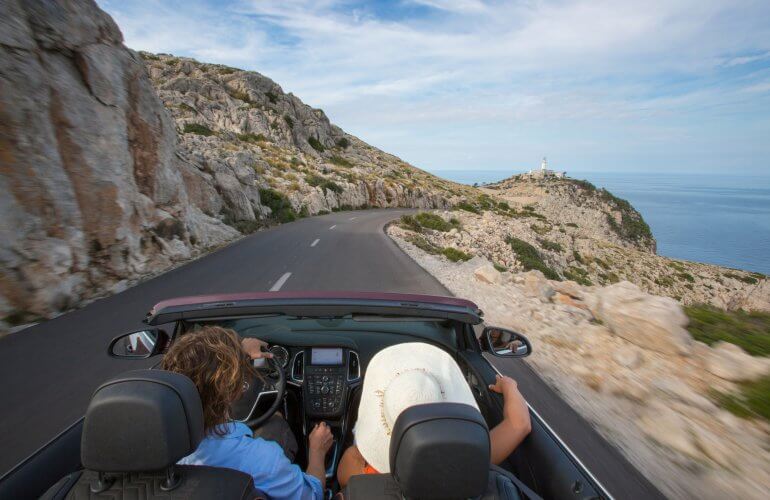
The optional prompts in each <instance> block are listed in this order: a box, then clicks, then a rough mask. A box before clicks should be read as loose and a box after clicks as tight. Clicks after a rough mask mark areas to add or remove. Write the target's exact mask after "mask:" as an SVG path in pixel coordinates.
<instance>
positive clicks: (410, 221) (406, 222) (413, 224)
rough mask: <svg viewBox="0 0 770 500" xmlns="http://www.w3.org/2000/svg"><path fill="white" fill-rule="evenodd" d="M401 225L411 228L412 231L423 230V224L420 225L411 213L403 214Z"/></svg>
mask: <svg viewBox="0 0 770 500" xmlns="http://www.w3.org/2000/svg"><path fill="white" fill-rule="evenodd" d="M401 227H403V228H404V229H409V230H410V231H415V232H418V233H419V232H422V226H420V223H419V222H417V220H416V219H415V218H414V217H412V216H411V215H402V216H401Z"/></svg>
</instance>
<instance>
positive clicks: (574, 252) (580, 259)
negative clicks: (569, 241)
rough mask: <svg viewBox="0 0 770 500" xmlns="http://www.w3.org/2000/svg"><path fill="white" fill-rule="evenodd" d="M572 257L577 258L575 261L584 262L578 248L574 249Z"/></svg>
mask: <svg viewBox="0 0 770 500" xmlns="http://www.w3.org/2000/svg"><path fill="white" fill-rule="evenodd" d="M572 257H574V258H575V262H577V263H578V264H582V263H583V257H581V256H580V253H578V251H577V250H573V251H572Z"/></svg>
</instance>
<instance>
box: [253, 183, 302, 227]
mask: <svg viewBox="0 0 770 500" xmlns="http://www.w3.org/2000/svg"><path fill="white" fill-rule="evenodd" d="M259 197H260V199H261V201H262V204H263V205H265V206H267V207H269V208H270V210H271V211H272V214H271V216H272V217H273V218H274V219H275V220H277V221H278V222H291V221H293V220H296V219H297V216H298V214H297V212H295V211H294V209H293V208H292V206H291V203H289V199H288V198H287V197H286V195H284V194H283V193H281V192H278V191H276V190H275V189H260V190H259Z"/></svg>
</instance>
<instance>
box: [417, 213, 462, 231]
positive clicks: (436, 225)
mask: <svg viewBox="0 0 770 500" xmlns="http://www.w3.org/2000/svg"><path fill="white" fill-rule="evenodd" d="M414 218H415V219H416V220H417V222H419V223H420V225H421V226H422V227H425V228H428V229H433V230H435V231H441V232H444V233H445V232H447V231H449V230H450V229H452V227H454V226H452V224H450V223H449V222H447V221H445V220H444V219H443V218H441V216H439V215H436V214H433V213H430V212H420V213H418V214H417V215H415V216H414Z"/></svg>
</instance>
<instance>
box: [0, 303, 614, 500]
mask: <svg viewBox="0 0 770 500" xmlns="http://www.w3.org/2000/svg"><path fill="white" fill-rule="evenodd" d="M145 322H146V323H147V325H148V326H147V329H145V330H142V331H139V332H131V333H127V334H124V335H121V336H119V337H117V338H115V339H113V340H112V342H111V343H110V344H109V346H107V350H108V354H109V355H110V356H113V357H115V358H118V359H119V360H121V362H123V363H125V367H126V372H125V373H121V374H119V375H117V376H115V377H112V378H110V379H109V380H107V381H105V382H104V383H103V384H102V385H101V386H100V387H99V388H98V389H97V390H96V391H95V393H94V395H93V397H92V400H91V403H90V404H89V406H88V409H87V410H86V411H85V417H84V418H83V419H81V420H80V421H78V422H76V423H75V424H73V425H72V426H71V427H70V428H69V429H67V430H65V431H64V432H63V433H62V434H60V435H59V436H57V437H56V438H55V439H53V440H52V441H50V442H49V443H48V444H46V445H45V446H43V447H42V448H41V449H40V450H38V451H37V452H36V453H35V454H33V455H32V456H30V457H29V458H27V459H26V460H25V461H24V462H22V463H21V464H19V465H18V466H17V467H16V468H14V469H13V470H12V471H10V472H9V473H8V474H6V475H5V476H4V477H3V478H2V479H0V498H36V497H39V496H41V495H42V496H43V497H44V498H49V499H53V498H78V499H80V498H124V499H133V498H137V499H138V498H143V499H151V498H236V499H241V498H262V497H263V495H262V494H261V493H260V492H259V491H258V490H256V489H255V487H254V485H253V484H252V480H251V478H250V477H249V476H247V475H246V474H243V473H241V472H238V471H235V470H230V469H223V468H215V467H203V466H182V465H175V464H176V463H177V461H178V460H179V459H181V458H182V457H184V456H186V455H188V454H189V453H191V452H192V451H193V450H194V449H195V448H196V447H197V445H198V443H199V442H200V440H201V439H202V435H203V423H202V422H203V419H202V414H201V408H200V398H199V396H198V393H197V391H196V390H195V386H194V385H192V382H191V381H190V380H189V379H187V378H186V377H183V376H181V375H178V374H172V373H169V372H165V371H162V370H157V369H136V368H146V367H147V366H149V364H148V363H152V361H157V362H156V363H154V365H153V366H157V364H158V363H159V362H160V360H161V358H162V356H163V353H164V352H165V351H166V350H167V349H168V347H169V346H170V345H171V344H172V343H173V342H174V341H175V340H176V339H178V338H179V337H180V336H182V335H190V334H194V332H195V330H196V329H198V328H200V327H202V326H203V325H212V324H214V325H220V326H223V327H227V328H232V329H233V330H235V331H237V332H238V334H240V335H241V336H242V337H256V338H259V339H261V340H263V341H264V342H266V343H267V344H268V345H269V351H270V352H271V353H272V354H273V357H272V358H270V359H268V360H265V359H260V360H256V361H255V363H262V364H261V365H260V366H258V368H259V370H260V371H261V372H262V375H263V376H261V377H259V378H255V379H253V380H251V382H250V383H248V384H246V386H245V390H244V393H243V396H242V398H241V399H240V400H239V401H237V402H236V403H235V404H234V405H233V408H232V415H233V417H234V418H235V419H237V420H239V421H242V422H245V423H246V424H248V425H249V426H251V427H252V428H256V427H258V426H259V425H260V424H261V423H263V422H264V421H265V420H266V419H268V418H269V417H270V416H271V415H272V414H273V413H275V412H276V411H279V410H280V411H281V413H282V414H283V415H284V416H285V417H286V419H287V421H288V422H289V424H290V425H291V428H292V430H293V431H294V434H295V436H297V440H298V442H299V444H300V446H299V447H300V450H299V453H298V456H297V458H296V463H298V464H299V465H300V466H301V467H302V468H303V469H304V467H305V465H306V460H307V437H308V432H309V430H310V429H311V428H312V427H313V425H314V424H315V423H316V422H319V421H325V422H327V423H328V425H329V426H330V427H331V429H332V432H333V435H334V439H335V441H334V445H333V446H332V449H331V450H330V452H329V453H328V455H327V458H326V475H327V478H328V480H327V486H328V488H327V493H328V496H329V497H332V496H335V497H337V498H342V499H350V500H354V499H361V498H364V499H369V498H372V499H377V498H390V499H401V498H407V499H410V498H414V499H418V498H419V499H432V498H436V499H439V498H441V499H453V498H458V499H459V498H485V499H497V498H501V499H517V498H523V499H524V498H529V499H536V498H545V499H550V498H558V499H563V498H570V499H572V498H574V499H578V498H580V499H587V498H610V496H609V495H608V493H607V492H606V491H605V490H604V488H603V487H602V486H601V484H599V482H598V481H597V480H596V479H595V478H594V477H593V476H592V475H591V474H590V472H589V471H588V470H586V468H585V467H584V466H583V465H582V464H581V463H580V461H579V460H578V459H577V458H576V457H575V456H574V454H573V453H572V452H571V451H570V450H569V449H568V448H567V446H566V445H565V444H564V443H563V442H562V441H561V440H560V439H559V438H558V436H556V435H555V434H554V433H553V431H552V430H551V429H550V428H549V426H548V425H547V424H546V422H544V421H543V420H542V419H541V418H540V416H539V415H538V414H537V413H536V412H534V411H533V410H530V412H531V420H532V432H531V433H530V435H529V436H528V437H527V438H526V439H525V441H524V442H523V443H522V444H521V445H520V446H519V447H518V448H517V449H516V451H515V452H514V453H513V454H512V455H511V456H510V457H508V459H507V460H506V461H505V462H504V463H503V464H501V466H492V465H491V464H490V461H489V431H488V429H489V428H491V427H493V426H494V425H496V424H497V423H498V422H499V421H500V420H501V419H502V416H503V415H502V407H503V406H502V403H503V401H502V397H501V396H500V395H498V394H496V393H493V392H491V391H490V390H488V385H489V384H490V383H492V382H493V381H494V379H495V374H496V370H495V368H494V366H493V365H492V364H491V363H490V362H489V361H488V360H487V359H486V358H485V353H486V355H487V356H489V355H491V356H503V357H523V356H527V355H529V354H530V353H531V351H532V346H531V344H530V342H529V341H528V340H527V339H526V338H525V337H524V336H523V335H521V334H519V333H516V332H513V331H509V330H505V329H502V328H496V327H490V326H487V327H485V328H483V330H482V328H481V326H480V325H481V324H482V312H481V311H480V310H479V308H478V307H477V306H476V305H475V304H473V303H472V302H470V301H467V300H462V299H457V298H449V297H436V296H426V295H404V294H387V293H352V292H351V293H342V292H340V293H329V292H323V293H320V292H318V293H292V292H269V293H248V294H235V295H218V296H199V297H185V298H178V299H172V300H166V301H163V302H160V303H158V304H157V305H155V307H153V308H152V310H151V311H150V312H149V313H148V314H147V317H146V319H145ZM403 342H426V343H429V344H432V345H434V346H437V347H439V348H441V349H444V350H445V351H446V352H448V353H449V354H450V355H451V356H452V357H453V358H454V359H455V360H456V361H457V363H458V364H459V366H460V367H461V369H462V371H463V374H464V375H465V379H466V381H467V383H468V384H469V386H470V387H471V389H472V391H473V394H474V396H475V398H476V400H477V402H478V405H479V408H480V409H481V412H480V414H479V412H478V411H475V410H473V411H469V410H470V409H471V407H468V406H465V405H452V404H430V405H421V406H419V407H414V408H412V409H410V410H414V411H410V410H407V411H405V412H404V413H403V414H402V415H401V416H400V417H399V419H398V420H397V422H396V425H395V427H394V432H393V435H392V436H391V453H390V464H391V473H390V474H379V475H376V474H375V475H365V476H354V477H353V478H352V479H351V481H350V482H349V484H348V485H347V487H346V488H345V489H343V490H340V488H339V485H338V484H337V482H336V479H335V478H336V468H337V466H338V463H339V459H340V456H341V454H342V452H343V450H345V449H346V447H347V446H349V445H350V444H351V443H352V441H353V436H352V428H353V425H354V423H355V422H356V418H357V411H358V403H359V399H360V395H361V394H360V392H361V387H362V382H363V379H364V378H365V377H366V368H367V365H368V363H369V360H370V359H371V358H372V356H374V354H376V353H377V352H378V351H380V350H381V349H384V348H386V347H388V346H391V345H394V344H398V343H403ZM137 360H149V361H145V362H144V363H138V362H137ZM196 405H197V407H196Z"/></svg>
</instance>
